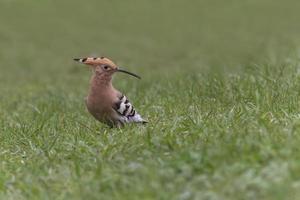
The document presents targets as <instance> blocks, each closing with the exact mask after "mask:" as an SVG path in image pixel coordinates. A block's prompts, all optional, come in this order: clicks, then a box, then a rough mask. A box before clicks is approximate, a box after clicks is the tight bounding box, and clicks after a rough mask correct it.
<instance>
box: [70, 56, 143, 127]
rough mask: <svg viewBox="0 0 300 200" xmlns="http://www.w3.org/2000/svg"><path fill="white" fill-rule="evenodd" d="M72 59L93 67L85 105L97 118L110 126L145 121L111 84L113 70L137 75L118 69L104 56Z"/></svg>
mask: <svg viewBox="0 0 300 200" xmlns="http://www.w3.org/2000/svg"><path fill="white" fill-rule="evenodd" d="M74 60H75V61H78V62H82V63H84V64H87V65H89V66H91V67H92V69H93V75H92V78H91V80H90V88H89V93H88V96H87V97H86V106H87V109H88V111H89V112H90V113H91V114H92V115H93V116H94V117H95V118H96V119H97V120H99V121H100V122H103V123H105V124H108V125H109V126H111V127H113V126H117V127H120V126H122V125H124V124H125V123H130V122H139V123H145V122H146V121H145V120H143V119H142V118H141V116H140V115H139V114H138V113H137V112H136V111H135V109H134V108H133V106H132V105H131V104H130V102H129V101H128V99H127V98H126V97H125V96H124V95H123V94H122V93H121V92H119V91H118V90H116V89H115V88H114V87H113V85H112V75H113V74H114V73H115V72H124V73H127V74H130V75H132V76H135V77H137V78H140V77H139V76H137V75H136V74H133V73H131V72H128V71H125V70H122V69H120V68H119V67H117V65H116V64H115V63H114V62H112V61H111V60H110V59H108V58H104V57H101V58H80V59H74Z"/></svg>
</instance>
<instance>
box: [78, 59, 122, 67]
mask: <svg viewBox="0 0 300 200" xmlns="http://www.w3.org/2000/svg"><path fill="white" fill-rule="evenodd" d="M74 60H75V61H78V62H81V63H84V64H86V65H94V66H95V65H110V66H112V67H115V66H116V64H115V63H114V62H113V61H111V60H110V59H108V58H106V57H100V58H99V57H86V58H74Z"/></svg>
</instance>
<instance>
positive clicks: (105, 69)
mask: <svg viewBox="0 0 300 200" xmlns="http://www.w3.org/2000/svg"><path fill="white" fill-rule="evenodd" d="M74 60H75V61H77V62H80V63H83V64H86V65H89V66H91V67H92V69H93V71H94V72H95V74H96V75H99V76H112V75H113V74H114V73H115V72H123V73H126V74H129V75H131V76H134V77H136V78H139V79H140V78H141V77H140V76H138V75H136V74H134V73H132V72H129V71H126V70H124V69H122V68H120V67H119V66H117V65H116V64H115V63H114V62H113V61H111V60H110V59H108V58H105V57H100V58H98V57H96V58H92V57H88V58H74Z"/></svg>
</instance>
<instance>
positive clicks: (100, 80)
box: [90, 74, 113, 92]
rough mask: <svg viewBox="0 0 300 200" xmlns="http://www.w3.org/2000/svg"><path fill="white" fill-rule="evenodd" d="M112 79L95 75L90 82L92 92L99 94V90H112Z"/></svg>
mask: <svg viewBox="0 0 300 200" xmlns="http://www.w3.org/2000/svg"><path fill="white" fill-rule="evenodd" d="M112 88H113V86H112V77H111V76H108V75H104V74H103V75H102V74H100V75H99V74H93V76H92V78H91V81H90V89H91V91H95V92H97V91H98V92H99V90H107V89H112Z"/></svg>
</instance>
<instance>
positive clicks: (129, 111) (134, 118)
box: [114, 95, 147, 123]
mask: <svg viewBox="0 0 300 200" xmlns="http://www.w3.org/2000/svg"><path fill="white" fill-rule="evenodd" d="M114 110H115V111H116V112H117V113H118V116H119V119H118V120H120V121H121V122H122V123H129V122H141V123H146V122H147V121H145V120H144V119H143V118H142V117H141V116H140V115H139V114H138V113H137V112H136V110H135V109H134V107H133V105H132V104H131V103H130V102H129V100H128V99H127V97H126V96H125V95H120V97H119V99H118V101H117V102H116V103H115V104H114Z"/></svg>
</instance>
